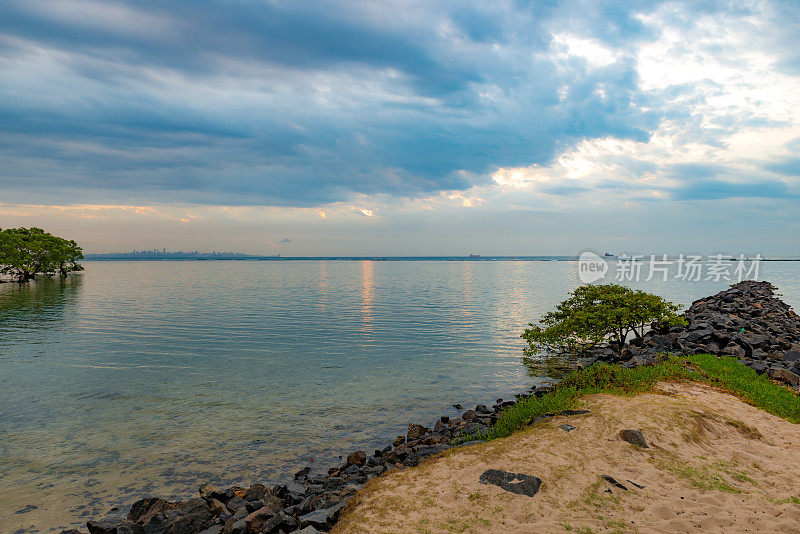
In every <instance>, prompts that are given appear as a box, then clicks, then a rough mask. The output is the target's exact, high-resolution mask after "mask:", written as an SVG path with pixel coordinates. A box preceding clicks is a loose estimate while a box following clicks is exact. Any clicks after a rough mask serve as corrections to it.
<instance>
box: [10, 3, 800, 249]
mask: <svg viewBox="0 0 800 534" xmlns="http://www.w3.org/2000/svg"><path fill="white" fill-rule="evenodd" d="M621 6H624V7H621ZM30 225H38V226H43V227H45V228H46V229H48V230H49V231H51V232H54V233H58V234H61V235H65V236H67V237H73V238H75V239H77V240H79V241H80V242H81V243H82V244H83V245H84V248H85V250H87V251H90V252H99V251H116V250H128V249H132V248H150V247H159V248H161V247H166V248H168V249H195V248H199V249H203V250H207V249H224V250H231V249H233V250H241V251H246V252H254V253H269V254H272V253H281V254H283V255H287V256H290V255H395V254H396V255H407V254H413V255H431V254H456V255H465V254H468V253H470V252H476V253H482V254H487V255H488V254H526V255H527V254H533V255H535V254H577V253H579V252H581V251H583V250H586V249H590V250H599V251H604V250H614V251H616V252H630V253H633V252H638V253H661V252H668V253H680V252H686V253H703V254H712V253H720V252H722V253H731V254H738V253H740V252H744V253H757V252H758V253H762V254H769V255H778V254H781V255H783V254H785V255H800V2H797V0H786V1H783V2H781V1H768V0H765V1H727V0H722V1H718V2H717V1H713V0H709V1H684V2H651V1H637V2H619V1H616V0H613V1H612V0H609V1H604V0H585V1H544V0H542V1H531V2H522V1H502V0H501V1H498V2H485V1H477V0H476V1H471V0H458V1H453V2H449V1H440V2H430V1H419V2H416V1H412V0H409V1H403V2H400V1H388V2H363V1H348V0H335V1H327V2H319V3H316V2H294V1H288V0H286V1H284V0H275V1H270V0H242V1H230V0H226V1H221V0H220V1H213V0H168V1H167V0H164V1H147V2H134V1H94V0H4V2H3V7H2V16H1V17H0V227H9V226H30Z"/></svg>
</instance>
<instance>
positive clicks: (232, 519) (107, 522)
mask: <svg viewBox="0 0 800 534" xmlns="http://www.w3.org/2000/svg"><path fill="white" fill-rule="evenodd" d="M548 389H549V388H547V387H539V388H533V389H532V390H531V391H530V392H529V393H525V394H522V395H518V396H517V399H520V398H528V397H531V396H533V395H537V396H541V395H543V394H544V393H545V392H546V391H547V390H548ZM516 402H517V401H516V400H508V401H504V400H503V399H497V401H496V403H495V404H494V405H492V406H486V405H478V406H476V407H475V409H469V410H467V411H465V412H464V413H463V414H462V416H461V417H446V416H444V417H441V418H440V419H439V420H438V421H436V423H435V424H434V425H433V426H432V427H430V428H429V427H425V426H423V425H418V424H413V423H412V424H410V425H409V426H408V431H407V432H406V434H405V435H402V436H397V437H396V438H395V439H394V440H393V442H392V444H391V445H387V446H386V447H384V448H383V449H378V450H375V451H374V453H373V454H367V452H366V451H356V452H354V453H352V454H350V455H348V456H347V459H346V461H345V462H344V463H343V464H342V465H339V466H336V467H332V468H330V469H329V470H328V472H327V473H323V474H317V475H313V474H311V469H310V468H305V469H302V470H301V471H299V472H298V473H296V474H295V476H294V480H293V481H292V482H289V483H288V484H281V485H274V486H265V485H263V484H254V485H252V486H250V487H247V488H244V487H237V486H234V487H231V488H227V489H220V488H218V487H215V486H213V485H211V484H206V485H203V486H202V487H200V489H199V497H197V498H194V499H190V500H188V501H184V502H170V501H167V500H164V499H161V498H157V497H150V498H146V499H142V500H139V501H137V502H136V503H134V504H133V506H132V507H131V509H130V512H129V513H128V514H127V517H126V518H124V519H122V518H107V519H103V520H92V521H89V522H88V523H87V524H86V526H87V528H88V531H89V533H90V534H196V533H203V534H261V533H267V534H270V533H290V532H302V533H303V534H313V533H315V532H324V531H327V530H330V528H331V527H332V526H333V525H334V524H335V523H336V521H337V519H338V517H339V513H340V512H341V510H342V508H344V506H345V505H346V504H347V502H348V500H349V499H350V497H352V496H353V495H354V494H355V493H356V491H358V490H359V489H360V488H361V487H363V486H364V485H365V484H366V483H367V482H369V481H370V480H371V479H373V478H375V477H377V476H380V475H381V474H383V473H385V472H387V471H391V470H393V469H402V468H404V467H413V466H416V465H417V464H418V463H419V462H420V460H422V459H423V458H426V457H429V456H432V455H434V454H437V453H439V452H442V451H444V450H447V449H449V448H451V447H452V446H453V445H452V442H453V441H455V440H457V439H458V438H460V437H462V436H467V435H472V434H475V433H477V432H479V431H481V430H484V429H486V428H488V427H489V426H491V425H492V424H494V423H495V422H496V421H497V418H498V417H499V414H500V412H501V411H502V410H503V409H505V408H507V407H508V406H513V405H514V404H515V403H516ZM454 407H456V408H458V409H461V406H460V405H454ZM61 534H83V533H82V532H81V531H79V530H68V531H63V532H62V533H61Z"/></svg>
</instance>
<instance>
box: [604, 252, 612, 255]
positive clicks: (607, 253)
mask: <svg viewBox="0 0 800 534" xmlns="http://www.w3.org/2000/svg"><path fill="white" fill-rule="evenodd" d="M603 256H613V254H612V253H610V252H606V253H605V254H603Z"/></svg>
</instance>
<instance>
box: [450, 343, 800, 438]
mask: <svg viewBox="0 0 800 534" xmlns="http://www.w3.org/2000/svg"><path fill="white" fill-rule="evenodd" d="M663 381H694V382H700V383H704V384H708V385H711V386H715V387H719V388H721V389H724V390H725V391H727V392H729V393H731V394H733V395H735V396H737V397H739V398H740V399H741V400H742V401H744V402H746V403H748V404H751V405H753V406H755V407H757V408H761V409H762V410H764V411H766V412H769V413H771V414H773V415H777V416H779V417H782V418H784V419H787V420H788V421H791V422H792V423H798V422H800V398H798V396H797V395H796V394H795V393H794V392H793V391H791V390H789V389H787V388H784V387H781V386H778V385H776V384H774V383H773V382H771V381H770V380H769V379H768V378H766V377H765V376H763V375H759V374H758V373H756V372H755V371H753V370H752V369H750V368H749V367H746V366H744V365H742V364H740V363H739V362H738V361H737V360H736V359H735V358H731V357H726V356H723V357H718V356H714V355H711V354H698V355H693V356H669V357H668V358H667V359H666V360H664V361H662V362H660V363H658V364H656V365H652V366H646V367H637V368H635V369H628V368H626V367H622V366H619V365H610V364H606V363H596V364H594V365H591V366H589V367H587V368H586V369H582V370H580V371H576V372H575V373H573V374H571V375H569V376H567V377H566V378H565V379H564V380H562V381H561V382H560V383H559V384H558V385H557V386H556V387H555V388H554V389H553V390H552V391H550V392H549V393H547V394H545V395H544V396H542V397H531V398H529V399H525V400H522V401H520V402H518V403H517V404H515V405H514V406H511V407H510V408H508V409H507V410H505V411H504V412H503V413H502V415H501V417H500V420H499V421H497V423H496V424H495V425H494V426H492V427H491V428H489V429H488V430H487V431H485V432H482V433H480V434H477V435H470V436H462V437H461V438H459V439H458V440H457V442H462V443H463V442H466V441H471V440H475V439H484V440H487V439H497V438H503V437H506V436H510V435H511V434H513V433H514V432H516V431H517V430H519V429H521V428H523V427H525V426H527V425H529V424H531V423H532V422H533V421H535V420H536V418H537V417H539V416H541V415H545V414H551V413H557V412H559V411H561V410H568V409H572V408H575V407H576V405H577V404H578V401H579V400H580V398H581V397H583V396H584V395H593V394H596V393H609V394H613V395H636V394H639V393H646V392H648V391H652V390H653V389H654V387H655V385H656V384H657V383H658V382H663Z"/></svg>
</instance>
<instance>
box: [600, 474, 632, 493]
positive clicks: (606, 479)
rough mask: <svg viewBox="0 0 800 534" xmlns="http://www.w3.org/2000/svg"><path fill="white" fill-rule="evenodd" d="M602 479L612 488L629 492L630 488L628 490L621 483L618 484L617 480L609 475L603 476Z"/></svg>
mask: <svg viewBox="0 0 800 534" xmlns="http://www.w3.org/2000/svg"><path fill="white" fill-rule="evenodd" d="M602 478H603V480H605V481H606V482H608V483H609V484H611V485H612V486H616V487H618V488H619V489H624V490H625V491H628V488H626V487H625V486H624V485H622V484H620V483H619V482H617V480H616V479H615V478H614V477H612V476H609V475H603V476H602Z"/></svg>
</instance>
